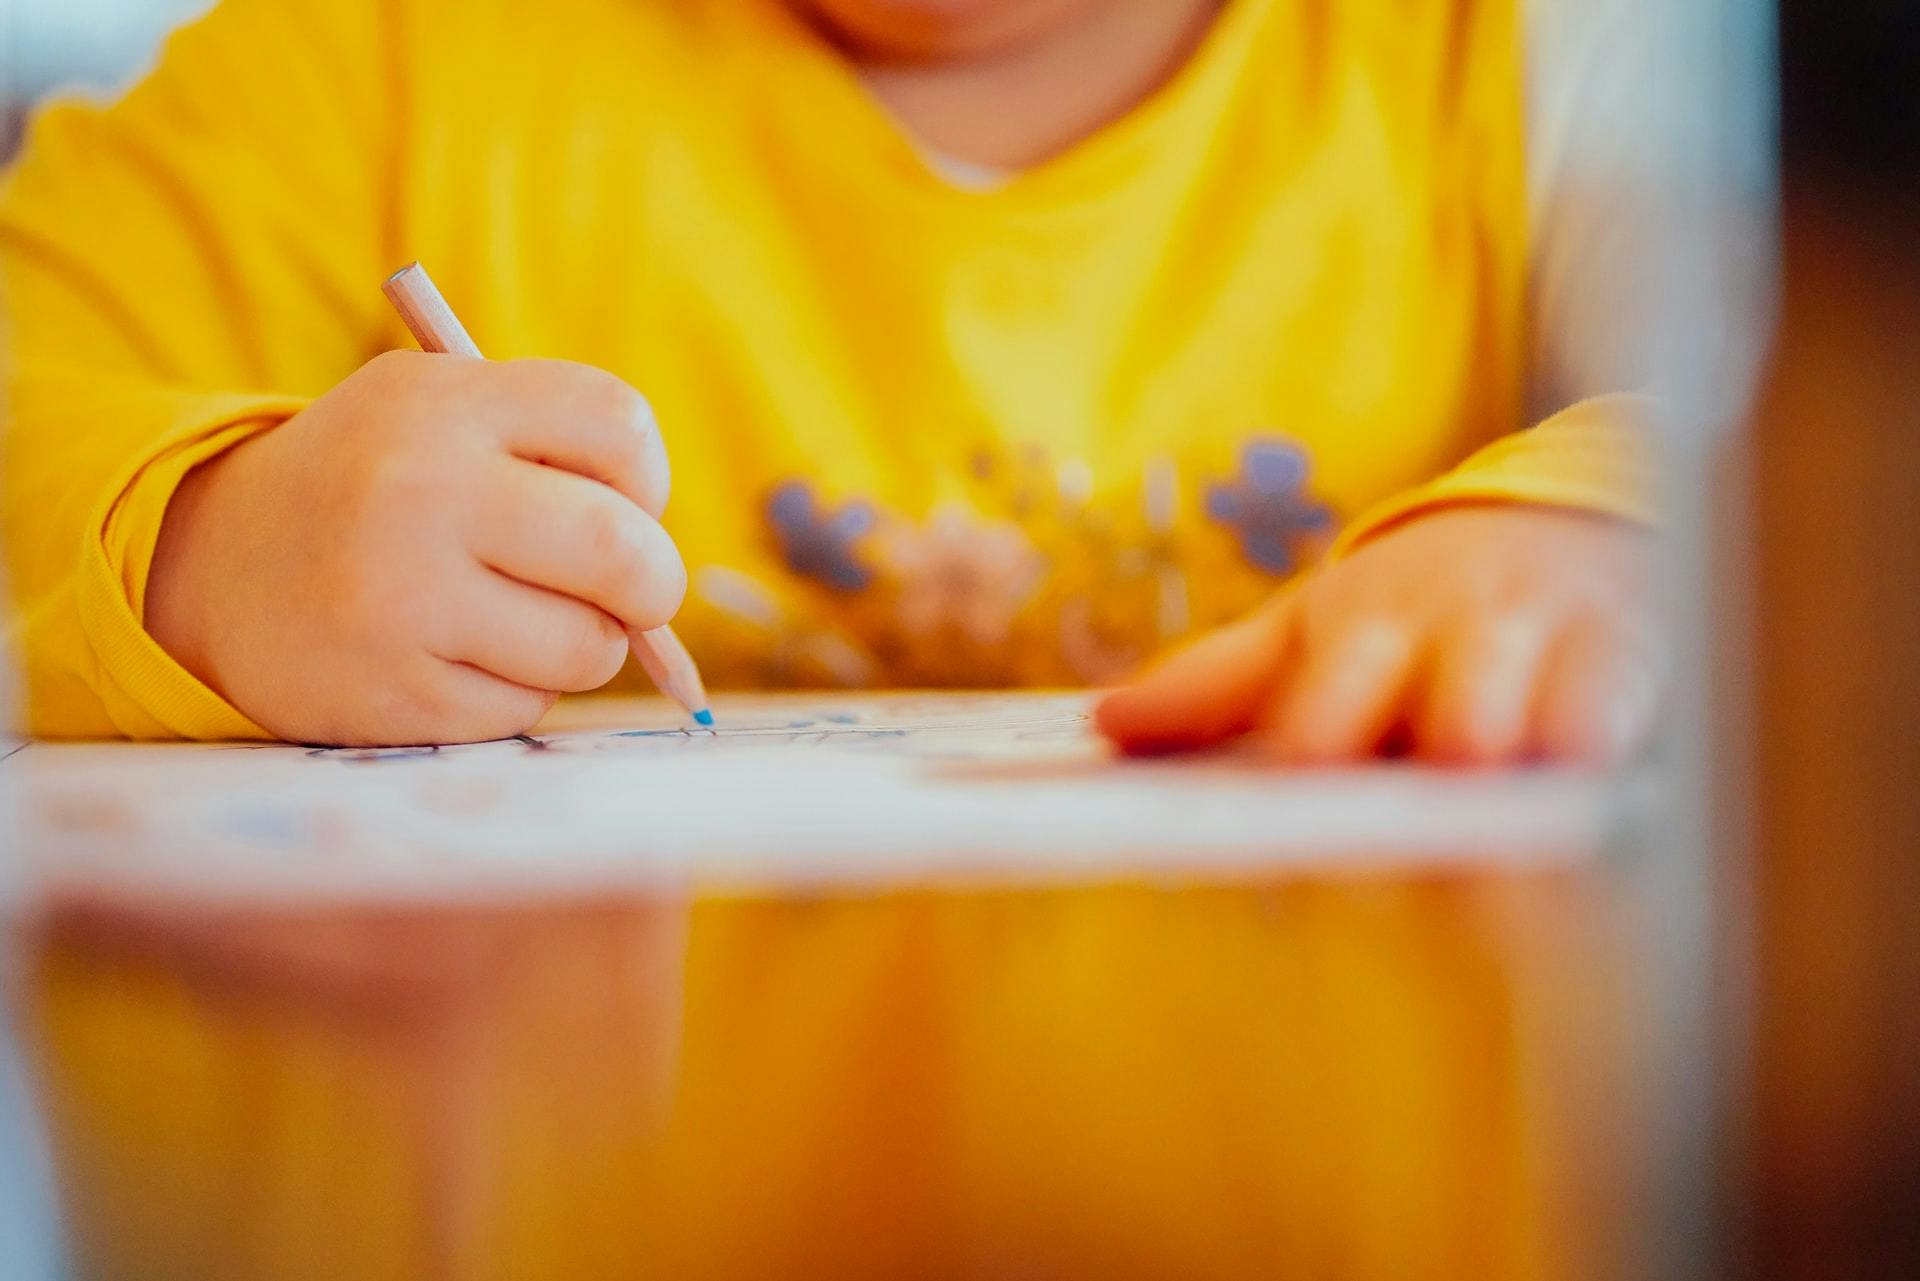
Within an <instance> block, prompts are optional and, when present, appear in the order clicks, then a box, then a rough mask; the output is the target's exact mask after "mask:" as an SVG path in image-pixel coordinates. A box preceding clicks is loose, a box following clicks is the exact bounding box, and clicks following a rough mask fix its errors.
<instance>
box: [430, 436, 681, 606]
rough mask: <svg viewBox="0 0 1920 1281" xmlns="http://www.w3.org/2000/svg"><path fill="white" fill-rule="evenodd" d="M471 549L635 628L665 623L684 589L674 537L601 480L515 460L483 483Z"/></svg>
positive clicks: (487, 561) (470, 538)
mask: <svg viewBox="0 0 1920 1281" xmlns="http://www.w3.org/2000/svg"><path fill="white" fill-rule="evenodd" d="M485 492H486V498H485V501H483V502H482V503H481V504H480V510H481V511H483V512H485V513H486V516H485V517H484V518H482V519H477V520H476V521H475V522H474V528H473V529H472V530H471V531H470V532H469V534H468V542H467V545H468V547H469V548H470V549H471V550H472V552H473V554H474V556H475V557H476V558H477V559H478V560H479V561H480V562H481V563H482V564H484V565H488V566H490V567H492V568H493V569H497V570H499V571H500V572H501V573H503V574H505V575H507V576H508V577H509V578H517V579H519V580H520V581H521V582H523V583H527V584H530V585H532V586H534V587H543V588H546V589H547V590H548V591H553V592H559V593H560V594H561V595H563V596H571V597H573V598H574V599H575V600H580V601H585V602H586V603H587V604H589V605H593V606H596V607H597V608H599V609H601V610H603V611H605V612H606V613H608V614H611V615H613V617H614V618H616V619H617V620H619V621H620V623H621V624H622V625H623V626H625V627H628V628H631V629H633V630H635V631H648V630H651V629H652V628H655V627H662V626H665V625H666V623H667V622H668V621H669V620H671V619H672V618H673V616H674V614H675V613H676V612H678V610H679V608H680V601H681V598H682V597H684V596H685V595H686V592H687V569H686V566H685V565H684V564H683V563H682V562H681V560H680V550H679V548H677V547H675V546H674V545H673V539H672V538H671V537H669V536H668V534H667V531H666V530H665V529H663V528H661V526H660V522H659V521H657V520H655V519H654V518H653V517H651V516H649V515H648V514H647V513H646V512H644V511H642V510H640V508H638V507H636V506H634V504H632V503H630V502H628V501H627V500H626V499H625V498H623V497H621V496H620V495H619V494H617V493H615V492H614V491H613V490H611V489H609V488H607V487H606V486H605V485H602V484H600V483H599V482H597V481H591V480H588V479H586V478H585V477H584V476H576V475H574V474H573V473H571V472H564V471H556V470H555V469H553V468H551V467H536V466H532V465H530V464H527V463H523V462H518V461H515V462H510V463H507V464H505V465H503V466H502V467H500V468H499V469H497V470H496V471H495V472H493V473H492V474H491V475H490V476H489V477H488V479H487V480H486V482H485Z"/></svg>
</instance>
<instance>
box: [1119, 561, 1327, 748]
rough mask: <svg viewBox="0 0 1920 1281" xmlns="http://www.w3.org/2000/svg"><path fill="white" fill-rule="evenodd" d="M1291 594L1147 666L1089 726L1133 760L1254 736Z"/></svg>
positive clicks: (1289, 618)
mask: <svg viewBox="0 0 1920 1281" xmlns="http://www.w3.org/2000/svg"><path fill="white" fill-rule="evenodd" d="M1293 612H1294V611H1293V593H1292V592H1291V591H1288V592H1283V593H1281V594H1280V595H1279V596H1276V597H1275V598H1274V599H1273V600H1272V601H1270V602H1269V603H1268V604H1266V605H1265V606H1263V607H1262V608H1260V609H1259V610H1257V611H1255V612H1254V613H1252V614H1249V615H1248V616H1247V617H1245V618H1243V619H1241V620H1240V621H1239V622H1237V623H1233V624H1231V625H1229V626H1226V627H1223V628H1221V629H1220V630H1218V631H1215V632H1211V633H1209V634H1207V635H1206V636H1203V637H1201V638H1200V639H1199V640H1197V641H1195V642H1193V643H1192V644H1190V645H1187V646H1185V647H1183V648H1181V649H1177V650H1175V651H1174V652H1173V653H1171V654H1169V655H1167V656H1166V657H1165V658H1163V659H1160V660H1159V661H1157V662H1155V663H1154V664H1152V665H1151V666H1150V667H1148V668H1147V670H1146V671H1145V672H1143V673H1142V674H1141V675H1139V676H1138V677H1136V678H1135V679H1134V680H1133V682H1132V683H1130V684H1128V685H1126V686H1125V687H1123V688H1121V689H1118V690H1116V691H1114V692H1113V693H1111V694H1109V695H1107V697H1106V698H1104V699H1102V700H1101V701H1100V704H1099V706H1098V707H1096V708H1095V709H1094V723H1095V724H1096V725H1097V726H1098V727H1099V729H1100V732H1101V733H1102V734H1105V735H1106V736H1107V737H1108V738H1110V739H1112V740H1113V742H1114V744H1115V745H1116V746H1118V747H1119V748H1120V750H1122V751H1124V752H1127V753H1130V754H1132V755H1136V756H1144V755H1153V754H1157V753H1163V752H1180V751H1191V750H1193V749H1195V748H1201V747H1212V746H1214V745H1215V744H1217V743H1221V742H1224V741H1225V740H1227V739H1229V738H1233V737H1236V736H1238V735H1240V734H1244V733H1246V732H1247V731H1248V730H1250V729H1252V728H1253V725H1254V722H1255V720H1256V718H1257V717H1258V715H1259V713H1260V710H1261V708H1262V707H1264V706H1265V704H1266V702H1267V695H1268V692H1269V691H1270V690H1271V689H1272V687H1273V683H1274V680H1275V679H1276V678H1277V677H1278V675H1279V673H1280V668H1281V665H1282V664H1283V663H1285V662H1286V659H1287V649H1288V646H1289V644H1290V640H1291V636H1292V634H1293Z"/></svg>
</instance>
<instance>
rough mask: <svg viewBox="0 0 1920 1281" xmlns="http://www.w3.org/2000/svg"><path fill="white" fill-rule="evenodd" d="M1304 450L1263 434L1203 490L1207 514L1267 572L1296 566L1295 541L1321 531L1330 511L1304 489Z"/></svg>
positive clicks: (1287, 570)
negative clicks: (1235, 467) (1230, 471)
mask: <svg viewBox="0 0 1920 1281" xmlns="http://www.w3.org/2000/svg"><path fill="white" fill-rule="evenodd" d="M1307 471H1308V463H1307V455H1306V451H1305V450H1303V449H1301V448H1300V447H1299V446H1298V445H1296V444H1294V443H1293V442H1292V441H1289V440H1281V439H1278V438H1273V437H1265V438H1260V439H1256V440H1250V441H1248V442H1247V443H1246V444H1245V445H1244V446H1243V447H1242V448H1241V450H1240V472H1239V475H1238V476H1237V477H1235V478H1234V479H1233V480H1232V481H1227V482H1217V483H1215V484H1214V485H1212V486H1210V487H1209V488H1208V490H1207V514H1208V515H1209V516H1211V517H1212V518H1213V519H1215V520H1217V521H1219V522H1220V523H1221V524H1223V525H1228V526H1231V527H1232V529H1233V531H1234V534H1235V536H1236V537H1237V538H1238V539H1239V542H1240V550H1241V552H1242V553H1243V554H1245V556H1246V558H1247V559H1248V560H1250V561H1252V562H1253V563H1254V564H1255V565H1256V566H1258V567H1259V568H1260V569H1262V570H1265V571H1266V572H1267V573H1269V574H1290V573H1292V572H1293V571H1294V569H1295V568H1297V566H1298V564H1299V561H1300V556H1299V544H1300V543H1301V541H1302V540H1303V539H1306V538H1309V537H1313V536H1317V535H1323V534H1325V533H1326V532H1327V531H1328V530H1329V529H1331V527H1332V525H1333V513H1332V511H1331V510H1329V509H1328V508H1327V507H1326V505H1325V504H1323V503H1319V502H1316V501H1315V500H1314V498H1313V496H1312V495H1311V494H1310V493H1309V492H1308V491H1307V484H1306V482H1307Z"/></svg>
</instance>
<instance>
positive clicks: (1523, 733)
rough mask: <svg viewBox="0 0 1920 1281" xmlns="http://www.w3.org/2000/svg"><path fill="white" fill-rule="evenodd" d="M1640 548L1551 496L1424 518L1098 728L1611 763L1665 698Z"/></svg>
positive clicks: (1291, 593)
mask: <svg viewBox="0 0 1920 1281" xmlns="http://www.w3.org/2000/svg"><path fill="white" fill-rule="evenodd" d="M1648 552H1649V548H1648V545H1647V536H1646V535H1644V534H1642V533H1639V532H1637V531H1635V530H1634V529H1632V528H1630V527H1628V526H1626V525H1623V524H1619V523H1615V522H1612V521H1609V520H1606V519H1604V518H1601V517H1595V516H1585V515H1580V514H1577V513H1572V512H1563V511H1555V510H1551V509H1546V508H1535V507H1496V506H1486V507H1459V508H1450V509H1446V510H1442V511H1438V512H1435V513H1432V514H1429V515H1426V516H1423V517H1418V518H1416V519H1413V520H1410V521H1408V522H1407V523H1406V524H1405V525H1402V526H1400V527H1399V528H1396V529H1392V530H1389V531H1388V532H1386V533H1384V534H1382V535H1380V536H1379V537H1378V538H1377V539H1375V540H1374V541H1372V542H1370V543H1367V544H1365V545H1363V546H1362V547H1361V548H1360V549H1359V550H1358V551H1356V552H1355V553H1354V554H1353V555H1351V556H1350V557H1348V558H1346V559H1345V560H1342V561H1339V562H1336V563H1334V564H1331V565H1327V566H1324V567H1322V568H1320V569H1318V570H1315V571H1312V572H1311V573H1310V574H1309V575H1308V576H1307V577H1306V578H1305V579H1303V580H1302V581H1301V582H1300V583H1299V584H1298V585H1297V586H1295V587H1293V588H1291V589H1289V590H1288V591H1286V592H1284V593H1283V594H1282V595H1280V596H1279V597H1278V598H1276V599H1275V600H1274V602H1273V603H1272V604H1271V605H1269V606H1268V607H1266V608H1265V609H1263V610H1261V611H1260V612H1259V613H1257V614H1255V615H1253V616H1252V617H1250V618H1248V619H1245V620H1243V621H1242V622H1239V623H1236V624H1234V625H1233V626H1231V627H1227V628H1224V629H1222V630H1221V631H1218V632H1215V633H1214V634H1212V635H1211V636H1208V637H1205V638H1203V639H1202V640H1200V641H1198V642H1197V643H1195V644H1194V645H1192V646H1190V647H1188V648H1187V649H1185V650H1182V651H1180V652H1178V653H1176V654H1174V655H1172V656H1170V657H1169V658H1167V659H1166V660H1165V661H1163V662H1161V663H1160V664H1158V665H1157V666H1155V667H1154V668H1152V669H1151V670H1149V671H1148V672H1147V673H1146V674H1145V675H1144V676H1143V677H1141V678H1140V679H1139V680H1138V681H1137V682H1136V683H1135V684H1133V685H1132V686H1130V687H1128V688H1126V689H1122V690H1120V691H1119V692H1117V693H1115V694H1113V695H1111V696H1109V697H1108V698H1107V699H1106V701H1105V702H1103V703H1102V704H1101V705H1100V708H1099V711H1098V721H1099V724H1100V728H1101V729H1102V730H1103V731H1104V732H1105V733H1106V734H1107V735H1108V736H1109V737H1110V738H1112V739H1113V740H1114V741H1115V742H1116V743H1118V744H1119V745H1120V746H1121V747H1122V748H1124V749H1125V750H1127V751H1130V752H1140V753H1145V752H1163V751H1176V750H1180V749H1185V748H1195V747H1205V746H1208V745H1210V744H1213V743H1217V742H1220V741H1222V740H1224V739H1227V738H1230V737H1233V736H1235V735H1238V734H1243V733H1249V732H1251V733H1256V734H1258V735H1259V736H1260V737H1261V738H1262V739H1263V741H1265V742H1267V743H1268V744H1270V745H1271V746H1272V747H1273V748H1274V749H1275V751H1276V752H1277V753H1278V754H1279V755H1280V756H1281V757H1282V758H1283V759H1287V760H1293V761H1300V762H1312V763H1332V762H1342V761H1354V760H1360V759H1365V758H1368V757H1371V756H1374V755H1377V754H1379V753H1380V752H1381V751H1382V749H1383V746H1386V745H1400V746H1404V747H1406V748H1410V749H1411V750H1412V751H1414V752H1416V753H1417V754H1419V755H1421V756H1424V757H1427V758H1429V759H1434V760H1440V761H1449V762H1458V763H1471V764H1498V763H1503V762H1514V761H1522V760H1534V759H1542V758H1545V759H1568V760H1581V761H1612V760H1617V759H1618V758H1619V757H1620V756H1622V755H1623V754H1624V753H1626V752H1627V751H1629V750H1631V749H1632V748H1633V747H1634V746H1636V745H1637V744H1638V743H1639V742H1640V741H1641V740H1642V739H1643V738H1644V737H1645V735H1646V733H1647V731H1648V729H1649V727H1650V723H1651V721H1652V718H1653V712H1654V706H1655V701H1656V699H1657V697H1658V694H1659V686H1660V672H1661V667H1662V662H1661V657H1660V652H1659V645H1658V643H1657V641H1658V636H1657V630H1656V627H1655V621H1654V619H1653V616H1652V607H1651V603H1650V601H1649V599H1648V593H1647V590H1646V588H1645V585H1644V582H1643V579H1644V573H1643V571H1644V568H1645V565H1646V562H1647V559H1648Z"/></svg>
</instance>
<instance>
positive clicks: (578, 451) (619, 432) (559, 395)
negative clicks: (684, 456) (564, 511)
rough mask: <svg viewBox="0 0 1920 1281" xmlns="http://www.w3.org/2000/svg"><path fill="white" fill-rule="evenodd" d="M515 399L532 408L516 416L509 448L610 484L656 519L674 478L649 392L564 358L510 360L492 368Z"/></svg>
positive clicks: (509, 431)
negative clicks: (508, 386) (643, 394)
mask: <svg viewBox="0 0 1920 1281" xmlns="http://www.w3.org/2000/svg"><path fill="white" fill-rule="evenodd" d="M494 368H495V370H496V376H497V377H499V378H501V379H502V380H504V381H506V382H507V383H509V384H510V389H509V390H508V392H507V393H506V394H510V395H511V396H512V398H513V400H514V403H519V404H526V405H529V406H534V407H536V408H533V409H530V410H529V411H528V412H527V413H524V414H521V415H518V416H516V417H515V418H514V419H513V420H512V422H510V423H509V424H508V427H507V430H506V444H507V448H509V449H510V450H512V451H513V452H514V453H515V454H516V455H518V456H519V457H521V458H524V459H526V460H527V461H529V462H536V463H546V464H548V465H549V466H553V467H560V468H564V469H565V470H567V471H570V472H574V473H577V474H578V475H581V476H586V477H589V478H590V479H593V480H597V481H599V482H600V483H601V484H603V485H608V486H611V487H612V488H614V489H616V490H618V491H619V492H620V493H622V494H624V495H626V496H627V497H628V498H629V499H631V500H632V501H634V502H636V503H638V504H639V505H640V506H641V508H642V509H644V510H645V511H646V512H647V513H648V514H649V515H651V516H653V517H654V518H655V519H656V520H657V519H659V517H660V515H661V513H662V512H664V511H665V510H666V507H667V491H668V489H669V487H670V481H671V477H670V474H669V469H668V465H667V449H666V443H665V441H663V440H662V439H661V436H660V425H659V423H658V422H657V421H656V420H655V418H654V416H653V406H652V405H650V404H648V403H647V398H646V397H645V396H642V395H641V394H640V393H639V392H637V391H635V390H634V389H633V388H632V387H630V386H628V385H627V384H626V383H625V382H623V381H621V380H620V379H619V378H616V377H615V376H614V375H612V374H610V373H608V372H606V371H605V370H604V369H595V368H594V367H593V366H591V365H581V364H576V363H574V362H572V361H566V360H515V361H507V362H505V363H503V364H500V365H497V366H495V367H494Z"/></svg>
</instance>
